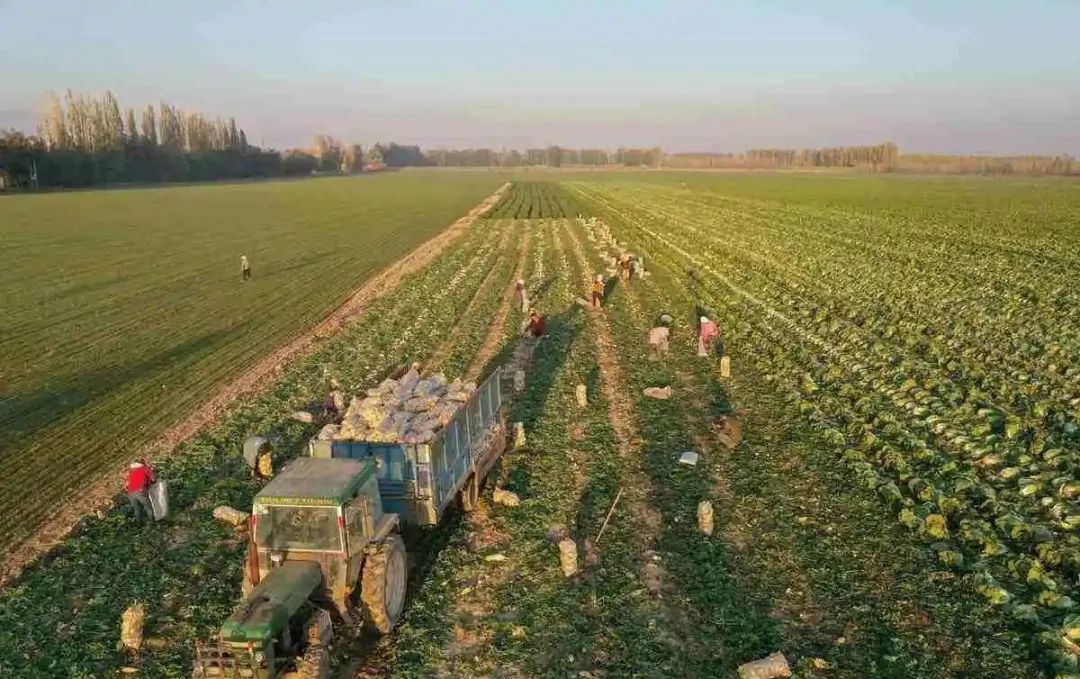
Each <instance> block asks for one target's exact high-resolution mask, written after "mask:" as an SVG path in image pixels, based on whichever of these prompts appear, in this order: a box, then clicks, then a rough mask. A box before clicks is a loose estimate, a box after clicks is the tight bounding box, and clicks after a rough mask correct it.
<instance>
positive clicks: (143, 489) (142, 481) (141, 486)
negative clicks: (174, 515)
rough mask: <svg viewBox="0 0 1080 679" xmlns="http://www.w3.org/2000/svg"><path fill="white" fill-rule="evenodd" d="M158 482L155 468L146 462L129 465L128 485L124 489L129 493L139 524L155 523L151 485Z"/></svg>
mask: <svg viewBox="0 0 1080 679" xmlns="http://www.w3.org/2000/svg"><path fill="white" fill-rule="evenodd" d="M155 481H157V478H156V477H155V475H154V468H153V467H151V466H150V465H149V464H147V463H146V460H136V461H135V462H132V463H131V464H130V465H128V473H127V483H126V484H125V486H124V489H125V490H126V491H127V497H128V502H129V503H130V504H131V509H132V511H134V513H135V520H136V521H138V522H140V523H141V522H143V521H144V520H145V521H149V522H151V523H153V521H154V507H153V505H151V504H150V493H149V490H150V484H152V483H154V482H155Z"/></svg>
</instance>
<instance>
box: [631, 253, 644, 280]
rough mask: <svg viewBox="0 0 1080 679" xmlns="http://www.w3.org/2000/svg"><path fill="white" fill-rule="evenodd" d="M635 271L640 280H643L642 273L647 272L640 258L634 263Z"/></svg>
mask: <svg viewBox="0 0 1080 679" xmlns="http://www.w3.org/2000/svg"><path fill="white" fill-rule="evenodd" d="M633 270H634V273H635V274H636V275H637V277H638V278H641V272H642V271H644V270H645V265H644V264H642V263H641V258H640V257H635V258H634V261H633Z"/></svg>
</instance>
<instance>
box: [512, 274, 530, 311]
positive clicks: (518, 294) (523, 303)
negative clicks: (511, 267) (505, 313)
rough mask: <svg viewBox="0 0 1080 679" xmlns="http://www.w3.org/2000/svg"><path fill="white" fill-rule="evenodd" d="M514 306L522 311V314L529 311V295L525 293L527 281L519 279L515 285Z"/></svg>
mask: <svg viewBox="0 0 1080 679" xmlns="http://www.w3.org/2000/svg"><path fill="white" fill-rule="evenodd" d="M514 304H516V305H517V306H518V308H519V309H521V313H526V312H528V310H529V293H527V292H526V291H525V280H524V279H521V278H519V279H517V282H516V283H514Z"/></svg>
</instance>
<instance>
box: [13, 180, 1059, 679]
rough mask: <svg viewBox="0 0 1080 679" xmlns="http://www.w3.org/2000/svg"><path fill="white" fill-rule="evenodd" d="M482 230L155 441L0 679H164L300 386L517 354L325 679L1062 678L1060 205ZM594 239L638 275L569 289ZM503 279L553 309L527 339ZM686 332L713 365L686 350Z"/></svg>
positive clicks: (861, 198)
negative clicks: (221, 405) (568, 549)
mask: <svg viewBox="0 0 1080 679" xmlns="http://www.w3.org/2000/svg"><path fill="white" fill-rule="evenodd" d="M444 181H446V182H451V184H452V183H453V182H456V181H463V180H461V178H460V176H459V175H457V174H456V173H447V174H446V176H442V175H440V174H436V173H432V174H431V175H429V176H426V177H425V182H427V184H433V185H437V184H439V183H440V182H444ZM499 183H501V182H495V186H491V187H487V188H486V189H485V190H484V191H479V189H477V190H478V191H479V193H481V194H483V195H487V194H489V193H490V192H491V191H492V190H494V188H496V187H497V186H498V184H499ZM313 184H314V183H313ZM451 184H444V185H442V186H441V188H440V189H439V190H442V191H447V192H453V191H454V190H455V189H453V188H450V186H451ZM297 186H300V185H299V184H298V185H297ZM483 195H480V196H474V197H473V198H472V199H471V200H472V203H475V202H476V201H477V200H479V198H482V197H483ZM465 209H467V206H466V208H465ZM465 209H463V210H461V212H462V213H464V211H465ZM486 216H487V218H486V219H480V220H477V221H475V222H473V223H472V224H471V225H470V226H468V227H466V228H464V229H463V231H462V233H461V235H460V236H458V237H457V238H456V239H455V240H454V241H453V242H452V244H450V245H449V246H448V247H446V249H445V250H444V251H442V252H441V254H439V255H438V256H437V257H435V258H433V259H432V261H430V262H429V263H427V264H426V265H424V266H423V267H420V268H419V269H418V270H416V271H415V272H413V273H412V274H410V275H409V276H407V277H405V278H403V279H402V280H401V281H400V282H398V283H397V284H396V285H395V286H394V287H393V289H391V290H389V291H387V293H386V294H385V295H383V296H381V297H380V298H379V299H378V300H376V301H375V302H373V303H372V304H371V306H370V308H369V309H367V310H365V311H364V313H363V314H361V316H360V317H359V318H358V319H356V320H354V321H351V322H349V323H347V324H346V325H345V326H344V327H343V328H341V330H340V331H339V332H338V333H337V334H335V335H333V336H331V337H329V338H327V339H325V340H324V341H323V342H321V343H320V344H319V345H317V346H316V347H315V349H314V351H313V352H312V353H310V354H309V355H306V356H304V357H301V358H299V359H297V360H295V361H294V362H292V363H290V364H289V365H287V366H284V368H283V372H282V374H281V376H280V377H279V378H277V379H276V380H275V381H274V382H273V383H272V384H270V385H268V388H267V389H266V390H265V391H264V392H262V393H259V394H256V395H253V396H249V397H247V398H245V399H244V400H243V402H242V403H241V404H240V405H239V406H238V407H237V408H236V409H235V410H234V411H232V412H230V413H228V414H227V415H226V416H224V417H223V418H221V420H220V421H219V422H217V423H216V424H215V425H214V426H212V427H210V428H208V429H206V430H205V431H203V432H202V433H201V434H200V435H198V436H196V437H194V438H192V439H190V440H189V441H187V442H186V443H184V444H182V445H181V447H180V448H179V450H178V451H177V453H176V454H175V455H173V456H171V457H170V458H169V459H168V461H166V462H165V463H164V464H163V465H162V473H163V474H164V475H165V476H166V477H167V478H169V479H170V480H171V481H172V482H173V487H174V488H175V489H176V490H175V497H174V498H173V500H174V509H175V511H176V513H175V516H174V517H173V518H172V519H170V521H169V522H168V523H166V524H164V525H161V526H156V527H135V526H133V525H132V524H131V522H130V519H129V518H128V517H127V515H126V511H125V510H124V509H121V508H117V509H113V510H110V511H107V512H103V513H101V514H100V515H97V516H90V517H87V518H85V519H84V520H83V521H82V522H81V524H80V528H79V531H78V532H77V534H76V535H75V536H73V537H71V538H69V539H68V540H67V541H66V542H65V543H64V544H63V545H62V547H61V548H60V549H59V550H57V551H55V552H53V553H51V554H49V555H48V557H47V558H45V559H43V560H41V561H39V562H38V563H36V564H35V565H34V566H33V567H31V568H29V569H28V570H27V571H26V572H25V573H24V574H23V575H22V576H21V577H20V578H19V579H18V580H16V581H14V582H13V583H11V584H9V585H8V586H7V587H6V588H5V589H4V590H3V591H0V632H2V633H0V676H3V677H8V676H12V677H79V678H89V677H111V676H115V675H116V674H117V672H120V671H124V672H126V673H127V674H128V675H130V676H146V677H166V678H173V677H177V678H178V677H186V676H189V672H190V662H191V653H192V643H193V642H194V640H195V639H199V638H205V637H207V636H208V635H210V634H211V633H212V631H213V629H214V628H215V626H217V625H220V623H221V621H222V620H223V619H224V618H225V616H226V615H228V612H229V611H230V609H231V608H232V607H233V606H234V605H235V604H236V602H237V599H238V597H239V590H240V574H241V566H242V547H243V540H242V538H240V537H238V536H237V535H236V534H235V532H234V531H233V530H232V529H231V528H230V527H227V526H223V525H220V524H218V523H216V522H215V521H214V520H213V519H212V516H211V512H212V510H213V508H214V507H215V506H217V505H219V504H229V505H232V506H234V507H238V508H244V507H245V505H249V504H250V501H251V497H252V495H253V493H254V492H255V490H256V489H255V487H254V486H253V485H252V484H251V483H250V482H249V481H248V480H247V477H246V471H245V470H244V467H243V462H242V460H241V458H240V455H239V448H240V445H241V443H242V441H243V440H244V438H245V437H246V436H248V435H252V434H256V433H258V434H266V435H269V436H270V437H272V438H273V440H275V441H276V442H277V444H278V448H279V450H280V451H282V452H281V457H280V459H279V463H280V462H283V461H284V460H285V459H287V458H289V457H291V456H294V455H297V454H299V453H300V452H301V451H302V449H303V444H304V441H305V440H306V439H307V437H309V436H312V435H313V434H314V433H315V431H316V430H317V427H314V426H313V425H308V424H303V423H300V422H296V421H293V420H291V419H289V417H288V414H289V413H290V412H291V411H292V410H295V409H296V408H297V407H300V406H301V405H302V404H304V403H307V402H309V401H311V400H313V399H318V398H319V397H320V395H321V394H322V390H323V389H324V388H325V384H326V380H327V378H328V376H333V377H337V378H338V379H339V380H340V381H341V382H342V385H343V387H345V388H346V390H348V391H350V392H353V393H357V392H362V391H363V390H364V389H366V388H368V387H372V386H374V385H376V384H378V382H379V381H380V380H381V379H382V377H383V376H384V375H385V374H386V373H387V372H388V371H389V370H390V369H392V368H393V367H394V366H396V365H399V364H400V363H403V362H410V361H418V362H420V363H421V364H422V366H423V369H424V370H425V371H427V372H429V373H430V372H431V371H435V370H438V371H441V372H443V373H445V375H446V376H447V378H448V379H450V380H454V379H458V378H464V379H475V378H476V377H477V376H480V375H484V374H486V373H487V372H488V371H489V370H490V369H492V368H493V367H494V366H497V365H502V366H504V367H511V366H516V363H515V361H517V360H523V361H526V363H525V370H526V373H527V379H526V381H525V387H524V390H523V391H522V392H521V393H515V394H513V395H512V398H511V400H510V404H509V412H508V415H509V419H510V420H511V421H513V422H521V423H523V425H524V429H525V432H526V434H527V438H526V442H525V444H524V445H523V446H519V447H517V448H516V449H514V450H511V451H509V452H508V453H507V454H506V455H505V456H504V458H503V460H502V462H501V464H500V466H499V467H498V468H497V469H496V470H495V471H494V472H493V476H492V478H491V479H490V480H489V483H488V488H487V492H486V494H485V497H484V499H483V501H482V502H481V505H480V507H479V508H478V509H477V510H476V511H474V512H471V513H469V514H467V515H460V514H454V515H452V516H450V517H449V518H448V520H447V521H445V522H444V525H442V526H439V527H435V528H431V529H424V530H414V529H412V530H409V531H408V532H407V534H406V540H407V543H408V548H409V551H410V555H411V562H412V569H411V571H410V595H409V601H408V603H407V607H406V610H405V614H404V617H403V620H402V622H401V624H400V625H399V627H398V629H397V630H395V632H394V634H393V635H392V636H390V637H388V638H385V639H383V640H381V641H379V642H378V643H372V642H371V640H369V639H360V640H351V639H345V640H342V641H340V642H338V643H337V644H336V645H335V647H334V649H333V651H334V653H333V655H334V662H335V666H336V674H335V676H341V677H375V676H394V677H431V676H446V677H479V676H502V677H567V676H574V677H582V678H587V677H593V678H616V677H629V676H658V677H659V676H686V677H734V676H736V670H737V668H738V666H739V665H741V664H742V663H746V662H748V661H752V660H755V659H758V658H763V657H765V656H767V655H768V654H770V653H772V652H775V651H780V652H782V653H784V655H785V657H786V658H787V661H788V662H789V663H790V666H791V671H792V674H793V676H796V677H801V678H803V679H809V678H813V677H821V678H825V677H844V678H851V679H855V678H863V677H890V678H895V679H901V678H903V679H907V678H912V677H934V678H937V677H942V678H944V677H956V678H960V677H995V678H998V677H1001V678H1015V679H1020V678H1030V677H1037V676H1039V677H1041V676H1045V677H1060V678H1062V679H1065V678H1071V679H1075V677H1080V669H1078V668H1077V666H1078V661H1080V579H1078V578H1080V533H1078V528H1080V474H1078V467H1080V434H1078V431H1077V424H1078V422H1080V306H1078V305H1077V302H1078V301H1080V299H1078V297H1080V285H1077V281H1078V280H1080V186H1077V185H1075V184H1071V183H1065V182H1057V181H1041V180H1040V181H1018V180H1015V181H1014V180H993V181H991V180H984V179H978V178H966V179H955V178H949V179H925V178H919V177H878V176H874V177H870V176H857V175H797V174H779V173H777V174H751V173H746V174H735V173H732V174H723V175H721V174H708V173H699V174H695V173H666V172H650V173H595V174H593V173H584V172H575V173H572V174H570V173H567V174H557V173H550V174H543V175H538V174H537V173H530V175H529V177H528V181H516V182H514V183H513V184H512V185H511V186H510V187H509V188H508V190H506V191H505V192H503V193H502V194H501V198H500V199H499V201H498V202H497V203H496V204H495V205H494V206H493V207H492V208H491V209H490V210H489V211H488V212H487V214H486ZM449 221H451V220H447V223H449ZM622 251H629V252H632V253H634V254H635V255H637V256H640V257H643V258H644V261H645V268H646V272H647V275H645V276H644V277H641V278H635V279H634V280H633V281H631V282H630V283H629V284H628V283H627V282H625V281H620V280H614V279H612V278H607V277H606V276H605V277H606V281H605V283H606V285H605V298H604V303H603V306H602V308H600V309H596V310H594V309H590V308H586V307H584V306H582V305H581V304H580V303H579V299H580V298H583V297H585V296H586V295H587V292H588V290H589V289H590V284H591V281H592V280H593V279H594V277H595V276H596V275H597V274H601V275H605V272H606V270H607V268H608V267H609V266H610V262H611V258H612V256H615V255H618V254H619V253H620V252H622ZM335 261H336V260H335ZM519 278H520V279H523V280H524V281H525V284H526V289H527V290H528V293H529V298H530V302H531V305H532V306H535V307H536V308H537V309H538V310H539V311H540V312H541V313H543V314H545V315H546V316H547V321H548V332H547V336H546V337H545V338H544V339H543V340H542V341H540V342H538V343H537V344H536V346H535V348H534V350H533V351H532V352H531V354H522V353H521V352H520V347H519V346H518V344H517V340H516V336H517V334H518V331H519V328H520V324H521V322H522V320H523V319H522V314H521V312H520V310H519V309H518V308H517V307H515V306H514V305H513V301H512V292H513V282H514V281H515V280H517V279H519ZM661 314H668V315H670V316H672V317H673V319H674V322H673V323H672V330H671V337H672V339H671V351H670V353H669V354H668V355H666V356H664V357H662V358H660V359H654V358H652V357H650V352H649V347H648V345H647V344H646V341H645V340H646V336H647V332H648V330H649V328H650V327H652V326H653V325H654V324H655V322H656V319H657V318H658V317H659V316H660V315H661ZM702 314H707V315H710V316H711V317H713V318H714V319H715V320H717V322H718V325H719V326H720V329H721V331H722V333H723V341H724V345H725V347H726V351H727V354H728V355H729V356H730V358H731V365H732V369H731V375H730V376H724V375H723V374H721V372H720V370H719V360H718V359H717V358H716V357H699V356H697V355H696V350H695V342H694V336H695V332H696V322H697V318H698V317H699V316H700V315H702ZM581 385H583V386H584V387H585V392H586V396H587V398H586V400H585V402H584V403H582V402H580V401H579V400H578V398H577V395H578V392H579V387H580V386H581ZM651 387H670V389H671V397H670V399H655V398H651V397H649V396H647V395H646V394H645V393H644V392H645V390H646V389H648V388H651ZM654 393H655V392H654ZM684 451H694V452H696V453H697V454H698V456H699V458H698V463H697V465H696V466H687V465H684V464H679V463H678V461H677V460H678V458H679V456H680V455H681V453H682V452H684ZM493 487H498V488H501V489H505V490H509V491H513V492H514V493H516V494H517V496H518V497H519V498H520V502H519V503H516V504H510V505H504V504H500V503H496V502H495V501H494V500H495V498H494V497H493V495H492V493H491V490H492V488H493ZM702 502H709V503H711V505H712V507H713V511H714V521H715V527H714V529H713V530H712V531H711V534H705V533H703V532H702V531H701V530H700V529H699V523H698V507H699V504H700V503H702ZM567 538H568V539H571V540H573V541H574V543H575V544H576V545H577V548H578V554H579V565H580V572H579V573H578V574H576V575H574V576H573V577H570V578H567V577H564V574H563V572H562V571H561V570H560V563H559V550H558V548H557V547H556V546H555V543H556V542H558V541H560V540H563V539H567ZM134 601H142V602H143V603H144V605H145V606H146V609H147V631H146V635H147V642H146V644H145V645H144V648H143V650H142V652H141V653H139V654H137V655H133V654H129V653H126V652H121V651H118V650H116V646H115V643H116V639H117V635H118V632H119V620H120V615H121V612H122V611H123V610H124V608H125V607H126V606H128V605H130V604H131V603H132V602H134Z"/></svg>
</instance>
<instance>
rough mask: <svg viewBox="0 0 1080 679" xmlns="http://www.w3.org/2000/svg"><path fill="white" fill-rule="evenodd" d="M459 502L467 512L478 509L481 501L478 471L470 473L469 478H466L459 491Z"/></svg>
mask: <svg viewBox="0 0 1080 679" xmlns="http://www.w3.org/2000/svg"><path fill="white" fill-rule="evenodd" d="M458 502H459V503H460V504H461V509H462V511H466V512H471V511H472V510H474V509H476V506H477V505H478V504H479V503H480V483H479V481H478V480H477V478H476V472H473V473H472V474H469V478H467V479H465V483H464V484H462V486H461V490H460V491H458Z"/></svg>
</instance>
